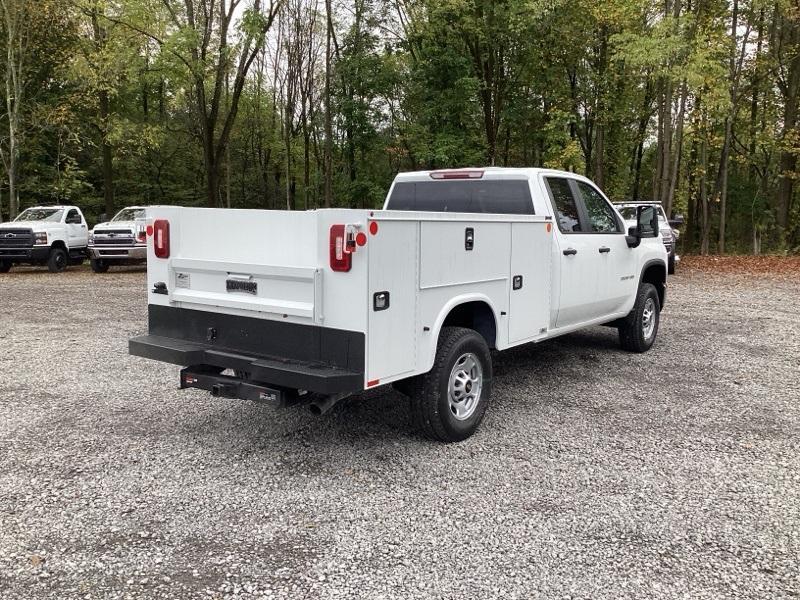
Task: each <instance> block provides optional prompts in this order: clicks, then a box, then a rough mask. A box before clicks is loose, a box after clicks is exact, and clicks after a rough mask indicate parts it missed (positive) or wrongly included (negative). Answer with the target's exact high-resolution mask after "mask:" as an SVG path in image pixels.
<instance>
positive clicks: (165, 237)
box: [153, 219, 169, 258]
mask: <svg viewBox="0 0 800 600" xmlns="http://www.w3.org/2000/svg"><path fill="white" fill-rule="evenodd" d="M153 250H154V251H155V253H156V257H157V258H169V221H167V220H165V219H158V220H156V221H155V222H154V223H153Z"/></svg>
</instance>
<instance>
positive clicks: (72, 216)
mask: <svg viewBox="0 0 800 600" xmlns="http://www.w3.org/2000/svg"><path fill="white" fill-rule="evenodd" d="M64 222H65V223H71V224H75V225H78V224H80V222H81V217H80V215H78V211H77V210H75V209H74V208H73V209H72V210H71V211H69V212H68V213H67V218H66V219H64Z"/></svg>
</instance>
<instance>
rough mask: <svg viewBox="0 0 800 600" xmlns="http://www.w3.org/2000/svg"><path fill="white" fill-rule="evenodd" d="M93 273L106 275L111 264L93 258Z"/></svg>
mask: <svg viewBox="0 0 800 600" xmlns="http://www.w3.org/2000/svg"><path fill="white" fill-rule="evenodd" d="M90 262H91V265H92V271H94V272H95V273H105V272H106V271H108V267H109V264H108V263H107V262H106V261H104V260H103V259H102V258H93V259H92V260H91V261H90Z"/></svg>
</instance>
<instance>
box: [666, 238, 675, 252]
mask: <svg viewBox="0 0 800 600" xmlns="http://www.w3.org/2000/svg"><path fill="white" fill-rule="evenodd" d="M674 246H675V243H674V242H673V241H672V240H664V247H665V248H666V249H667V252H672V248H673V247H674Z"/></svg>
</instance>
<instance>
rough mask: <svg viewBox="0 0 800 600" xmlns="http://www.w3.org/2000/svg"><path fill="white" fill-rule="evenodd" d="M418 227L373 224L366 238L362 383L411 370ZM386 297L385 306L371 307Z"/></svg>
mask: <svg viewBox="0 0 800 600" xmlns="http://www.w3.org/2000/svg"><path fill="white" fill-rule="evenodd" d="M418 232H419V223H418V222H415V221H391V220H386V221H378V229H377V233H376V234H375V235H370V236H369V242H368V243H367V246H366V247H367V250H368V252H369V293H368V294H367V302H368V306H367V310H368V311H369V317H368V319H369V329H368V331H369V339H368V360H367V373H368V375H367V380H368V381H374V380H376V379H380V380H385V379H390V378H391V379H397V378H399V376H402V375H404V374H410V373H412V372H413V371H414V369H415V368H416V347H417V333H418V332H417V329H418V327H417V297H418V289H419V284H418V274H417V265H418V264H419V262H418V252H419V241H418ZM376 294H387V295H388V300H386V301H388V306H387V307H386V308H381V307H380V306H381V305H380V304H379V305H376Z"/></svg>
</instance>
